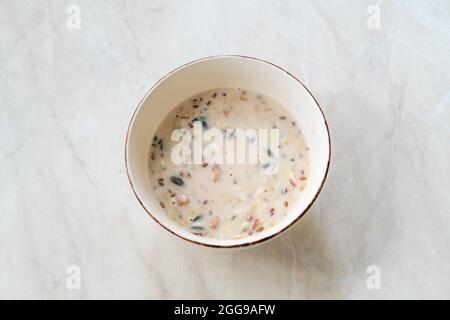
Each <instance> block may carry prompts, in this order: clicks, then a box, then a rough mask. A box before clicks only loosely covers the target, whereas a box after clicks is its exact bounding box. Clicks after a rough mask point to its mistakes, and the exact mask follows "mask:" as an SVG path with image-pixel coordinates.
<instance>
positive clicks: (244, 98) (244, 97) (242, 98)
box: [239, 95, 248, 101]
mask: <svg viewBox="0 0 450 320" xmlns="http://www.w3.org/2000/svg"><path fill="white" fill-rule="evenodd" d="M239 98H240V99H241V100H242V101H247V100H248V99H247V97H246V96H244V95H242V96H240V97H239Z"/></svg>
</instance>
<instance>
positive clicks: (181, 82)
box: [125, 56, 331, 248]
mask: <svg viewBox="0 0 450 320" xmlns="http://www.w3.org/2000/svg"><path fill="white" fill-rule="evenodd" d="M219 87H238V88H247V89H251V90H255V91H258V92H261V93H262V94H265V95H267V96H269V97H271V98H273V99H274V100H275V101H277V102H279V103H280V104H281V105H283V106H284V107H285V108H287V109H288V110H289V111H290V112H291V114H292V115H293V116H294V118H295V121H296V123H297V124H298V125H299V126H300V128H301V130H302V131H303V134H304V137H305V139H306V142H307V145H308V146H309V148H310V149H309V156H310V177H309V178H308V180H309V182H308V184H307V186H306V188H305V189H304V191H303V192H302V197H301V200H300V201H298V202H297V203H296V204H295V205H292V206H290V207H289V212H288V214H287V215H286V217H285V218H284V219H283V220H281V221H280V222H279V223H278V224H277V225H276V226H274V227H272V228H269V229H267V230H264V231H262V232H260V233H256V234H254V235H252V236H249V237H246V238H242V239H226V240H224V239H213V238H206V237H201V236H198V235H194V234H192V233H190V232H189V231H187V230H185V229H183V228H181V227H180V226H179V225H177V224H176V223H175V222H173V221H172V220H171V219H170V218H169V217H168V216H167V215H166V214H165V212H164V211H163V209H162V208H161V207H160V206H159V201H158V200H157V199H156V198H155V196H154V194H153V191H152V189H151V187H150V183H149V178H148V163H147V161H148V152H149V148H150V144H151V139H152V137H153V135H154V133H155V131H156V129H157V128H158V125H159V124H160V122H161V121H162V120H163V119H164V117H165V116H166V115H167V114H168V113H169V111H170V110H171V109H172V108H174V107H175V106H176V105H178V104H179V103H180V102H182V101H183V100H185V99H187V98H189V97H191V96H192V95H194V94H197V93H199V92H202V91H205V90H209V89H213V88H219ZM330 156H331V145H330V136H329V132H328V126H327V123H326V120H325V117H324V115H323V112H322V110H321V109H320V107H319V104H318V103H317V101H316V100H315V99H314V97H313V96H312V94H311V93H310V92H309V90H308V89H307V88H306V87H305V86H304V85H303V84H302V83H301V82H300V81H299V80H298V79H296V78H295V77H294V76H293V75H291V74H290V73H289V72H287V71H285V70H283V69H281V68H280V67H278V66H276V65H274V64H272V63H270V62H266V61H263V60H260V59H256V58H252V57H245V56H214V57H208V58H204V59H200V60H196V61H193V62H190V63H188V64H185V65H183V66H181V67H179V68H177V69H176V70H174V71H172V72H170V73H169V74H167V75H166V76H165V77H164V78H162V79H161V80H159V81H158V82H157V83H156V84H155V85H154V86H153V87H152V88H151V89H150V91H149V92H148V93H147V94H146V95H145V97H144V98H143V99H142V101H141V102H140V103H139V106H138V107H137V109H136V111H135V112H134V114H133V117H132V118H131V122H130V125H129V127H128V132H127V136H126V142H125V165H126V170H127V174H128V179H129V181H130V184H131V187H132V188H133V191H134V193H135V195H136V197H137V199H138V201H139V202H140V204H141V205H142V207H143V208H144V209H145V211H147V213H148V214H149V215H150V216H151V217H152V218H153V219H154V220H155V221H156V222H157V223H158V224H159V225H161V226H162V227H163V228H165V229H166V230H168V231H170V232H171V233H173V234H175V235H177V236H179V237H181V238H183V239H185V240H187V241H190V242H193V243H197V244H201V245H205V246H210V247H215V248H239V247H246V246H250V245H255V244H258V243H261V242H263V241H266V240H269V239H272V238H274V237H275V236H277V235H279V234H281V233H282V232H283V231H285V230H286V229H287V228H289V227H290V226H292V225H293V224H294V223H295V222H296V221H297V220H299V219H300V218H301V217H302V216H303V215H304V214H305V213H306V211H307V210H308V209H309V208H310V207H311V205H312V204H313V202H314V201H315V200H316V198H317V196H318V195H319V193H320V190H321V189H322V186H323V184H324V182H325V178H326V176H327V173H328V168H329V163H330Z"/></svg>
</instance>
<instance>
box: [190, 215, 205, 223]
mask: <svg viewBox="0 0 450 320" xmlns="http://www.w3.org/2000/svg"><path fill="white" fill-rule="evenodd" d="M202 218H203V215H202V214H199V215H198V216H196V217H195V218H194V219H192V220H191V221H192V222H197V221H199V220H201V219H202Z"/></svg>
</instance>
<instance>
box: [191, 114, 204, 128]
mask: <svg viewBox="0 0 450 320" xmlns="http://www.w3.org/2000/svg"><path fill="white" fill-rule="evenodd" d="M196 121H201V122H202V127H203V129H208V123H207V122H206V118H205V117H204V116H198V117H195V118H194V119H192V123H194V122H196Z"/></svg>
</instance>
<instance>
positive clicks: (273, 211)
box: [270, 208, 275, 217]
mask: <svg viewBox="0 0 450 320" xmlns="http://www.w3.org/2000/svg"><path fill="white" fill-rule="evenodd" d="M274 213H275V208H271V209H270V216H271V217H272V216H273V214H274Z"/></svg>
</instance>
